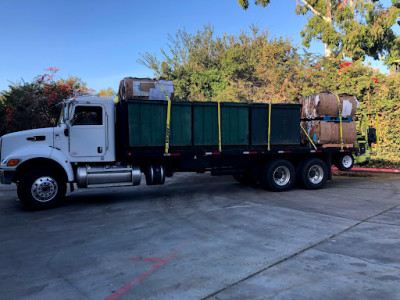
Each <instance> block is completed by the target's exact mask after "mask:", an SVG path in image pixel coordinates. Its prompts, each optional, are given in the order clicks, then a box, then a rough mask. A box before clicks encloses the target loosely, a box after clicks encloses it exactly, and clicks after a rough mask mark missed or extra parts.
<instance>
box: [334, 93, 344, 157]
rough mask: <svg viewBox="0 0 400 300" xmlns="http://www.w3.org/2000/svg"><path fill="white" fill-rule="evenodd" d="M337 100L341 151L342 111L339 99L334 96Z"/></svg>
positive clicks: (341, 147)
mask: <svg viewBox="0 0 400 300" xmlns="http://www.w3.org/2000/svg"><path fill="white" fill-rule="evenodd" d="M335 96H336V98H337V100H338V109H339V124H340V125H339V126H340V144H341V146H340V149H342V150H343V126H342V110H341V107H340V98H339V96H338V95H337V94H335Z"/></svg>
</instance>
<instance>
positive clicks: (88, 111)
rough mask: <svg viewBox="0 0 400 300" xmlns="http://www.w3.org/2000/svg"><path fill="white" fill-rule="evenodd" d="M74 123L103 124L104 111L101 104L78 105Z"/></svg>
mask: <svg viewBox="0 0 400 300" xmlns="http://www.w3.org/2000/svg"><path fill="white" fill-rule="evenodd" d="M74 125H103V112H102V108H101V107H100V106H77V107H76V108H75V113H74Z"/></svg>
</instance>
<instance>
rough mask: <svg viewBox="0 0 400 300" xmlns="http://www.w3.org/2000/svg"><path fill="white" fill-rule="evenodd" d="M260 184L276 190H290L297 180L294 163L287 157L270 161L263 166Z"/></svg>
mask: <svg viewBox="0 0 400 300" xmlns="http://www.w3.org/2000/svg"><path fill="white" fill-rule="evenodd" d="M259 177H260V184H261V186H262V187H264V188H268V189H270V190H271V191H274V192H281V191H287V190H290V189H291V188H292V187H293V185H294V182H295V170H294V167H293V165H292V164H291V163H290V162H289V161H287V160H285V159H277V160H273V161H270V162H269V163H267V164H265V165H264V166H263V167H262V168H261V172H260V176H259Z"/></svg>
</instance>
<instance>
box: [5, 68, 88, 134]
mask: <svg viewBox="0 0 400 300" xmlns="http://www.w3.org/2000/svg"><path fill="white" fill-rule="evenodd" d="M46 71H47V73H45V74H43V75H39V76H37V77H35V78H34V80H33V81H32V82H24V81H23V82H22V83H21V82H16V83H12V84H11V85H10V86H9V89H8V90H7V91H2V92H1V93H0V95H1V99H2V102H1V103H0V117H2V116H4V117H2V118H1V119H2V120H4V119H5V122H1V123H2V126H1V127H0V135H2V134H5V133H8V132H14V131H20V130H26V129H34V128H40V127H48V126H53V125H54V124H55V123H56V121H57V119H58V116H59V112H60V107H59V106H57V104H58V103H60V102H61V101H62V100H63V99H67V98H70V97H72V96H75V95H77V94H90V93H92V92H93V90H92V89H88V88H86V83H85V82H83V81H82V80H81V79H80V78H78V77H69V78H67V79H59V80H55V74H56V73H57V72H58V69H56V68H54V67H52V68H48V69H46Z"/></svg>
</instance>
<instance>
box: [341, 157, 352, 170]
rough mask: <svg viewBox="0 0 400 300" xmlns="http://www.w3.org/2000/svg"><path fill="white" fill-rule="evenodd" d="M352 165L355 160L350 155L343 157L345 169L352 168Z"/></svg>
mask: <svg viewBox="0 0 400 300" xmlns="http://www.w3.org/2000/svg"><path fill="white" fill-rule="evenodd" d="M352 163H353V159H352V157H351V156H350V155H346V156H343V158H342V164H343V166H344V167H345V168H350V167H351V164H352Z"/></svg>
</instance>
